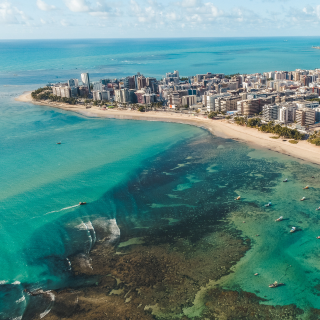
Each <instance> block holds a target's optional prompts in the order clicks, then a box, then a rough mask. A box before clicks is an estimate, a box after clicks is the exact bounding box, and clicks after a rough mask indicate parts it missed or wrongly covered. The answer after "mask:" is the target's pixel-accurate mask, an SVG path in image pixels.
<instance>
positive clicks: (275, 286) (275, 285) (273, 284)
mask: <svg viewBox="0 0 320 320" xmlns="http://www.w3.org/2000/svg"><path fill="white" fill-rule="evenodd" d="M280 286H284V283H278V282H277V281H275V282H274V283H272V284H269V288H277V287H280Z"/></svg>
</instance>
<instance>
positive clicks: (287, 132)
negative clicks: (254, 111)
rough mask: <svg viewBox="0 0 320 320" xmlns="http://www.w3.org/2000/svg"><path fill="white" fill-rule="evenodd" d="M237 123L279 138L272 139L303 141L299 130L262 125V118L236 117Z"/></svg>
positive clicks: (269, 124)
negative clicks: (281, 138) (282, 138)
mask: <svg viewBox="0 0 320 320" xmlns="http://www.w3.org/2000/svg"><path fill="white" fill-rule="evenodd" d="M234 120H235V122H236V123H237V124H239V125H242V126H247V127H250V128H258V129H259V130H260V131H262V132H267V133H274V134H277V135H278V136H276V137H271V138H272V139H278V138H279V137H284V138H288V139H294V140H302V139H303V137H304V135H303V134H301V133H300V132H299V131H298V130H297V129H290V128H288V127H281V126H280V125H279V124H277V125H275V124H274V122H273V121H270V122H269V123H268V124H261V119H260V118H251V119H247V118H244V117H236V118H235V119H234ZM319 140H320V136H319Z"/></svg>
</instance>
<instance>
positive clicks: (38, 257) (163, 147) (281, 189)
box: [0, 38, 320, 319]
mask: <svg viewBox="0 0 320 320" xmlns="http://www.w3.org/2000/svg"><path fill="white" fill-rule="evenodd" d="M288 40H289V41H288V42H283V39H281V38H273V39H200V40H195V39H192V40H190V39H189V40H175V41H173V40H130V41H129V40H121V41H120V40H119V41H118V40H117V41H116V40H94V41H93V40H92V41H91V40H90V41H89V40H81V41H80V40H77V41H68V42H67V41H51V42H50V41H35V42H32V41H31V42H28V41H21V42H17V41H3V42H0V57H1V59H0V70H1V71H0V76H1V77H0V84H1V87H0V101H1V103H0V134H1V140H0V168H1V169H0V181H1V184H0V218H1V224H0V241H1V244H2V250H1V252H0V270H1V272H0V281H1V289H0V301H1V303H0V319H14V318H17V317H20V316H21V315H22V314H23V312H24V310H25V308H26V305H27V301H26V300H24V294H23V289H24V288H28V289H30V290H31V289H35V288H39V287H42V288H44V289H46V288H49V289H54V288H61V287H64V286H66V285H67V284H70V281H71V280H70V264H69V260H68V257H70V256H71V255H74V254H82V253H88V252H89V251H90V249H91V248H92V246H93V244H94V243H95V241H96V240H97V237H98V229H99V227H100V228H102V227H103V229H105V230H108V232H111V234H112V237H111V240H110V241H114V242H116V241H119V239H121V237H123V235H125V236H126V237H127V236H128V234H130V235H132V236H143V234H136V233H137V232H138V231H136V230H137V228H138V229H139V228H143V227H152V226H153V227H155V226H156V227H157V228H159V226H162V225H163V223H164V221H167V222H168V224H169V226H170V228H171V229H170V230H171V231H170V230H169V231H170V232H172V234H173V235H174V236H175V235H176V234H181V235H183V236H188V237H190V239H192V241H197V239H199V238H201V237H205V236H206V235H207V234H209V233H210V232H212V231H211V227H212V225H213V224H215V223H217V221H219V219H224V218H226V217H227V218H228V219H230V223H231V224H232V225H234V226H236V227H237V229H238V230H241V231H242V232H243V236H244V237H250V238H251V239H252V242H253V247H252V249H251V250H250V251H249V252H248V253H247V254H246V256H245V257H244V258H243V259H242V260H241V261H240V263H238V264H237V266H236V267H235V269H234V271H235V272H234V273H231V274H230V275H229V276H227V277H224V278H222V279H221V280H220V281H219V284H221V285H222V286H223V287H225V288H229V289H239V288H241V289H242V290H245V291H249V292H253V293H256V294H257V295H258V296H260V297H263V298H266V299H268V301H267V302H265V303H268V304H272V305H277V304H280V305H286V304H290V303H294V304H297V305H298V306H299V307H302V308H305V309H307V308H308V307H310V306H312V307H316V308H320V302H319V297H318V291H317V289H316V288H315V286H316V285H318V284H319V283H320V280H319V277H318V273H319V270H320V264H319V262H318V255H319V253H320V252H319V249H318V247H319V244H320V242H318V241H317V240H316V236H318V235H320V233H319V232H318V224H319V223H318V219H319V217H320V216H319V215H320V212H319V214H318V212H317V211H315V208H317V207H319V205H320V203H319V201H320V200H319V198H318V195H319V189H320V180H319V179H320V171H319V168H318V167H317V166H311V165H309V164H305V163H298V162H296V161H295V160H294V159H293V158H290V157H285V156H281V155H279V154H276V153H272V152H269V151H261V150H254V149H252V148H249V147H247V146H245V145H243V144H240V143H237V142H235V141H230V140H225V139H221V138H217V137H212V136H211V135H210V134H209V133H207V132H206V131H204V130H202V129H200V128H196V127H192V126H187V125H181V124H173V123H157V122H143V121H123V120H105V119H97V118H85V117H82V116H80V115H77V114H72V113H67V112H64V111H61V110H53V109H51V108H48V107H40V106H33V105H31V104H24V103H20V102H16V101H14V97H16V96H18V95H20V94H21V93H22V92H24V91H27V90H32V89H34V88H37V87H39V86H41V85H44V84H46V83H47V81H55V80H59V81H60V80H66V79H68V78H69V77H75V76H77V77H79V73H80V72H82V71H84V70H86V71H90V72H91V73H92V78H93V79H94V78H96V79H98V78H100V77H108V76H119V75H120V76H121V75H128V74H133V73H136V72H137V71H140V72H142V73H145V75H153V76H158V77H160V76H163V75H164V74H165V72H168V71H172V70H174V69H178V70H179V71H180V74H181V75H190V74H196V73H203V72H207V71H211V72H225V73H233V72H255V71H268V70H272V69H282V70H284V69H286V70H290V69H295V68H296V67H300V68H316V67H318V65H317V64H318V63H319V59H320V51H318V50H312V49H311V48H310V47H311V46H312V45H318V41H319V40H320V38H289V39H288ZM112 59H113V60H112ZM60 141H61V142H62V144H61V145H57V144H56V143H57V142H60ZM312 175H313V176H315V179H312V178H311V176H312ZM285 178H288V179H289V182H288V183H286V184H285V183H282V180H283V179H285ZM307 184H309V185H310V187H311V188H310V190H302V188H303V187H304V186H305V185H307ZM237 194H240V195H241V196H242V198H243V200H242V201H241V202H239V203H238V202H237V203H235V202H234V201H233V199H234V198H235V197H236V195H237ZM305 195H307V201H305V202H300V201H299V199H300V198H301V197H303V196H305ZM80 201H86V202H87V203H88V205H87V206H83V207H79V206H78V205H77V204H78V203H79V202H80ZM269 201H272V203H273V206H272V207H270V208H265V207H264V204H265V203H268V202H269ZM281 215H282V216H284V218H285V219H288V220H284V221H283V222H281V223H276V222H274V220H275V219H276V218H278V217H280V216H281ZM243 221H245V223H243ZM292 226H296V227H299V229H301V231H298V232H296V233H294V234H290V233H289V230H290V228H291V227H292ZM160 229H161V228H160ZM110 230H111V231H110ZM139 230H140V229H139ZM142 230H143V229H142ZM160 231H161V230H160ZM139 232H142V231H141V230H140V231H139ZM166 232H168V230H166ZM170 232H169V233H170ZM256 234H259V235H260V236H259V237H256ZM166 235H167V233H164V236H163V239H164V240H163V241H166V240H168V241H172V238H170V237H169V238H168V239H167V238H166ZM172 237H173V236H172ZM288 266H291V267H288ZM256 272H258V273H259V274H260V275H259V276H258V277H254V276H253V274H254V273H256ZM275 280H278V281H280V280H281V281H283V282H285V283H286V286H283V287H280V288H278V289H277V290H269V288H268V284H269V283H271V282H273V281H275ZM16 301H18V302H16Z"/></svg>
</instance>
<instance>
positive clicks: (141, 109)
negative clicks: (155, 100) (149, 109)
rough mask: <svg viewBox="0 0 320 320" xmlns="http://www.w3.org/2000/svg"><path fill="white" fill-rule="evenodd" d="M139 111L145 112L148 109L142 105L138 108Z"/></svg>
mask: <svg viewBox="0 0 320 320" xmlns="http://www.w3.org/2000/svg"><path fill="white" fill-rule="evenodd" d="M138 111H140V112H145V111H146V109H145V107H144V106H140V107H139V108H138Z"/></svg>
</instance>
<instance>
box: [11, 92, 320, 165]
mask: <svg viewBox="0 0 320 320" xmlns="http://www.w3.org/2000/svg"><path fill="white" fill-rule="evenodd" d="M15 100H16V101H19V102H27V103H32V104H34V105H40V106H47V107H52V108H57V109H61V110H65V111H72V112H76V113H78V114H81V115H83V116H86V117H99V118H107V119H120V120H142V121H162V122H174V123H181V124H189V125H193V126H197V127H204V128H206V129H207V130H209V131H210V132H211V133H212V134H214V135H216V136H219V137H222V138H229V139H234V140H237V141H240V142H243V143H246V144H249V145H253V146H255V147H258V148H263V149H268V150H271V151H275V152H278V153H281V154H284V155H287V156H292V157H294V158H296V159H297V160H303V161H307V162H310V163H312V164H317V165H320V147H317V146H315V145H313V144H311V143H309V142H307V141H305V140H303V141H299V143H298V144H291V143H289V141H288V140H289V139H287V141H283V139H271V138H270V136H272V134H270V133H264V132H261V131H258V130H257V129H255V128H248V127H242V126H239V125H236V124H232V123H229V122H228V121H227V120H210V119H208V118H205V117H203V116H193V115H192V114H189V115H186V114H178V113H169V112H168V113H164V112H163V114H161V113H160V112H159V111H148V112H139V111H131V110H113V109H107V110H103V109H99V108H98V107H91V108H90V109H86V108H85V107H83V106H79V105H67V104H64V103H57V102H52V103H45V102H38V101H34V100H33V99H32V97H31V91H29V92H24V93H23V94H22V95H21V96H19V97H17V98H15Z"/></svg>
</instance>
